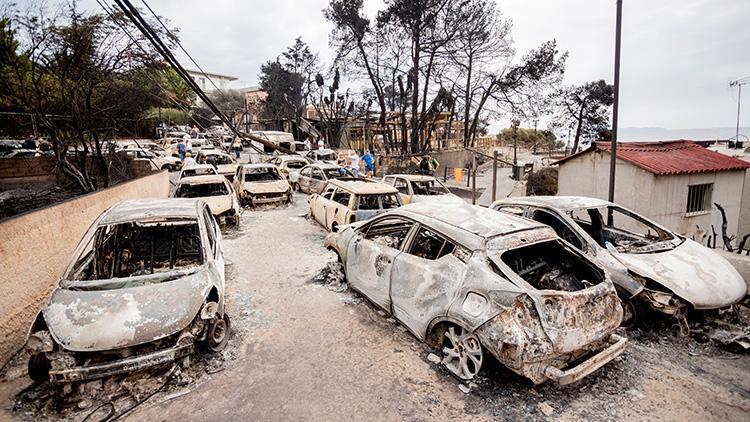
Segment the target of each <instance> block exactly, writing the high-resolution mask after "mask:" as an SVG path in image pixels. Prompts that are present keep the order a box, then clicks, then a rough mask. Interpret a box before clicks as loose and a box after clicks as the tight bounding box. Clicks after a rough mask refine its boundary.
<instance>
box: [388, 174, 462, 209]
mask: <svg viewBox="0 0 750 422" xmlns="http://www.w3.org/2000/svg"><path fill="white" fill-rule="evenodd" d="M383 183H385V184H387V185H391V186H393V187H395V188H396V189H398V194H399V196H401V202H403V203H404V204H411V203H415V202H423V201H452V202H457V203H461V202H465V201H464V200H463V199H461V198H460V197H458V196H457V195H454V194H452V193H451V192H450V191H449V190H448V188H446V187H445V185H443V184H442V183H441V182H440V181H439V180H437V179H436V178H434V177H432V176H427V175H424V174H389V175H387V176H383Z"/></svg>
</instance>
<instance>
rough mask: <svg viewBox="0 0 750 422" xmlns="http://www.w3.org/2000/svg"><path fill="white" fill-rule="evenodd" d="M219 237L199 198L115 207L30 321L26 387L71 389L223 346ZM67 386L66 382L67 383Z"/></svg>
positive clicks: (85, 241)
mask: <svg viewBox="0 0 750 422" xmlns="http://www.w3.org/2000/svg"><path fill="white" fill-rule="evenodd" d="M224 265H225V263H224V253H223V248H222V240H221V232H220V230H219V227H218V226H217V224H216V222H215V221H214V219H213V217H212V216H211V212H210V210H209V209H208V207H207V205H206V204H205V203H204V202H203V201H199V200H188V199H147V200H135V201H125V202H121V203H120V204H118V205H115V206H114V207H112V208H110V209H109V210H107V211H105V212H104V213H103V214H102V215H101V216H100V217H99V218H98V219H97V220H96V221H95V222H94V224H92V225H91V227H90V228H89V230H88V231H87V232H86V234H85V235H84V236H83V239H82V240H81V242H80V243H79V245H78V247H77V248H76V251H75V253H74V255H73V260H72V261H71V263H70V265H69V266H68V268H67V269H66V270H65V272H64V273H63V275H62V278H61V279H60V281H59V282H58V284H57V285H56V286H55V289H54V290H53V291H52V294H51V295H50V297H49V299H48V300H47V303H46V304H45V305H44V307H43V308H42V310H41V312H40V313H39V314H38V315H37V317H36V319H35V321H34V323H33V324H32V326H31V329H30V331H29V336H28V340H27V342H26V349H27V350H28V352H29V353H30V354H31V357H30V359H29V376H30V377H31V378H32V379H33V380H35V381H51V382H52V383H71V382H79V381H88V380H93V379H97V378H103V377H107V376H110V375H115V374H120V373H125V372H133V371H138V370H141V369H145V368H148V367H152V366H157V365H162V364H165V363H168V362H172V361H174V360H177V359H181V358H184V357H186V356H188V355H190V354H191V353H193V350H194V347H199V348H202V350H205V351H208V352H217V351H220V350H222V349H223V348H224V346H225V345H226V342H227V338H228V333H229V317H228V316H227V315H226V314H225V313H224V285H225V279H224ZM68 385H69V384H68Z"/></svg>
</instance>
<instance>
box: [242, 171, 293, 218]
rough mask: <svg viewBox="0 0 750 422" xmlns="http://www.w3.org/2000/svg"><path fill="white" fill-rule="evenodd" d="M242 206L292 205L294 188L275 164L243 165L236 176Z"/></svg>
mask: <svg viewBox="0 0 750 422" xmlns="http://www.w3.org/2000/svg"><path fill="white" fill-rule="evenodd" d="M234 189H235V190H236V191H237V195H238V196H239V199H240V204H241V205H243V206H245V205H249V206H251V207H255V206H256V205H260V204H269V203H274V202H275V203H286V204H291V203H292V187H291V186H290V185H289V182H287V181H286V179H285V178H284V177H283V176H282V175H281V174H280V173H279V168H278V167H276V166H275V165H273V164H270V163H266V164H243V165H241V166H239V167H237V173H235V175H234Z"/></svg>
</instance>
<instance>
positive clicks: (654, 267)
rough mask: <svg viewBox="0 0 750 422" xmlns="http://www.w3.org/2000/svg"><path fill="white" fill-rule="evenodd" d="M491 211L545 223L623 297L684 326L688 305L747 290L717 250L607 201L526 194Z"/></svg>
mask: <svg viewBox="0 0 750 422" xmlns="http://www.w3.org/2000/svg"><path fill="white" fill-rule="evenodd" d="M490 208H491V209H494V210H498V211H504V212H510V213H514V214H518V215H522V216H525V217H528V218H530V219H533V220H536V221H539V222H542V223H544V224H547V225H549V226H550V227H552V228H553V229H554V230H555V231H556V232H557V233H558V234H559V235H560V237H562V238H564V239H566V240H568V241H569V242H570V243H571V244H572V245H574V246H575V247H577V248H578V249H580V250H581V251H582V252H584V253H585V254H587V255H588V256H589V257H591V258H592V259H593V260H595V261H597V262H598V263H599V264H600V265H602V266H604V267H605V268H607V269H608V270H609V272H610V273H611V274H612V275H613V280H614V281H615V283H616V284H618V286H619V287H620V288H621V295H622V294H623V293H624V296H625V299H631V298H635V299H637V302H638V303H646V304H647V305H648V306H649V307H650V308H652V309H653V310H656V311H659V312H662V313H665V314H669V315H673V316H675V317H676V318H677V319H678V320H680V322H681V323H682V325H683V329H686V328H687V322H686V319H685V317H686V312H687V311H688V308H692V309H696V310H705V309H717V308H724V307H728V306H730V305H732V304H734V303H737V302H738V301H740V300H742V298H743V297H744V296H745V294H746V289H747V286H746V284H745V282H744V281H743V279H742V277H741V276H740V275H739V274H738V273H737V271H736V270H735V269H734V267H732V265H731V264H730V263H729V262H727V261H726V260H725V259H724V258H722V257H721V256H720V255H719V254H717V253H716V252H714V251H712V250H710V249H709V248H706V247H704V246H702V245H700V244H698V243H696V242H694V241H692V240H690V239H687V238H685V237H683V236H680V235H679V234H677V233H674V232H672V231H670V230H668V229H666V228H664V227H661V226H659V225H658V224H656V223H654V222H653V221H651V220H649V219H647V218H646V217H643V216H641V215H639V214H637V213H635V212H633V211H630V210H627V209H625V208H623V207H620V206H618V205H616V204H613V203H611V202H608V201H604V200H601V199H596V198H586V197H577V196H531V197H521V198H507V199H502V200H499V201H496V202H495V203H493V204H492V205H491V206H490ZM628 305H629V306H630V305H633V304H632V303H630V304H628ZM636 309H637V308H631V311H632V312H635V313H637V310H636Z"/></svg>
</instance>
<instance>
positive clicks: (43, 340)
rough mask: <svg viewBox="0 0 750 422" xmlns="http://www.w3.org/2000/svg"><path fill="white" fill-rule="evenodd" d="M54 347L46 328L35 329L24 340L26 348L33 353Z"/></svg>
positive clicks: (51, 349)
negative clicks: (34, 331) (35, 330)
mask: <svg viewBox="0 0 750 422" xmlns="http://www.w3.org/2000/svg"><path fill="white" fill-rule="evenodd" d="M54 349H55V342H54V341H53V340H52V335H51V334H50V333H49V331H47V330H42V331H37V332H36V333H33V334H30V335H29V338H28V340H26V350H27V351H28V352H29V353H30V354H32V355H34V354H37V353H44V352H51V351H53V350H54Z"/></svg>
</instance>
